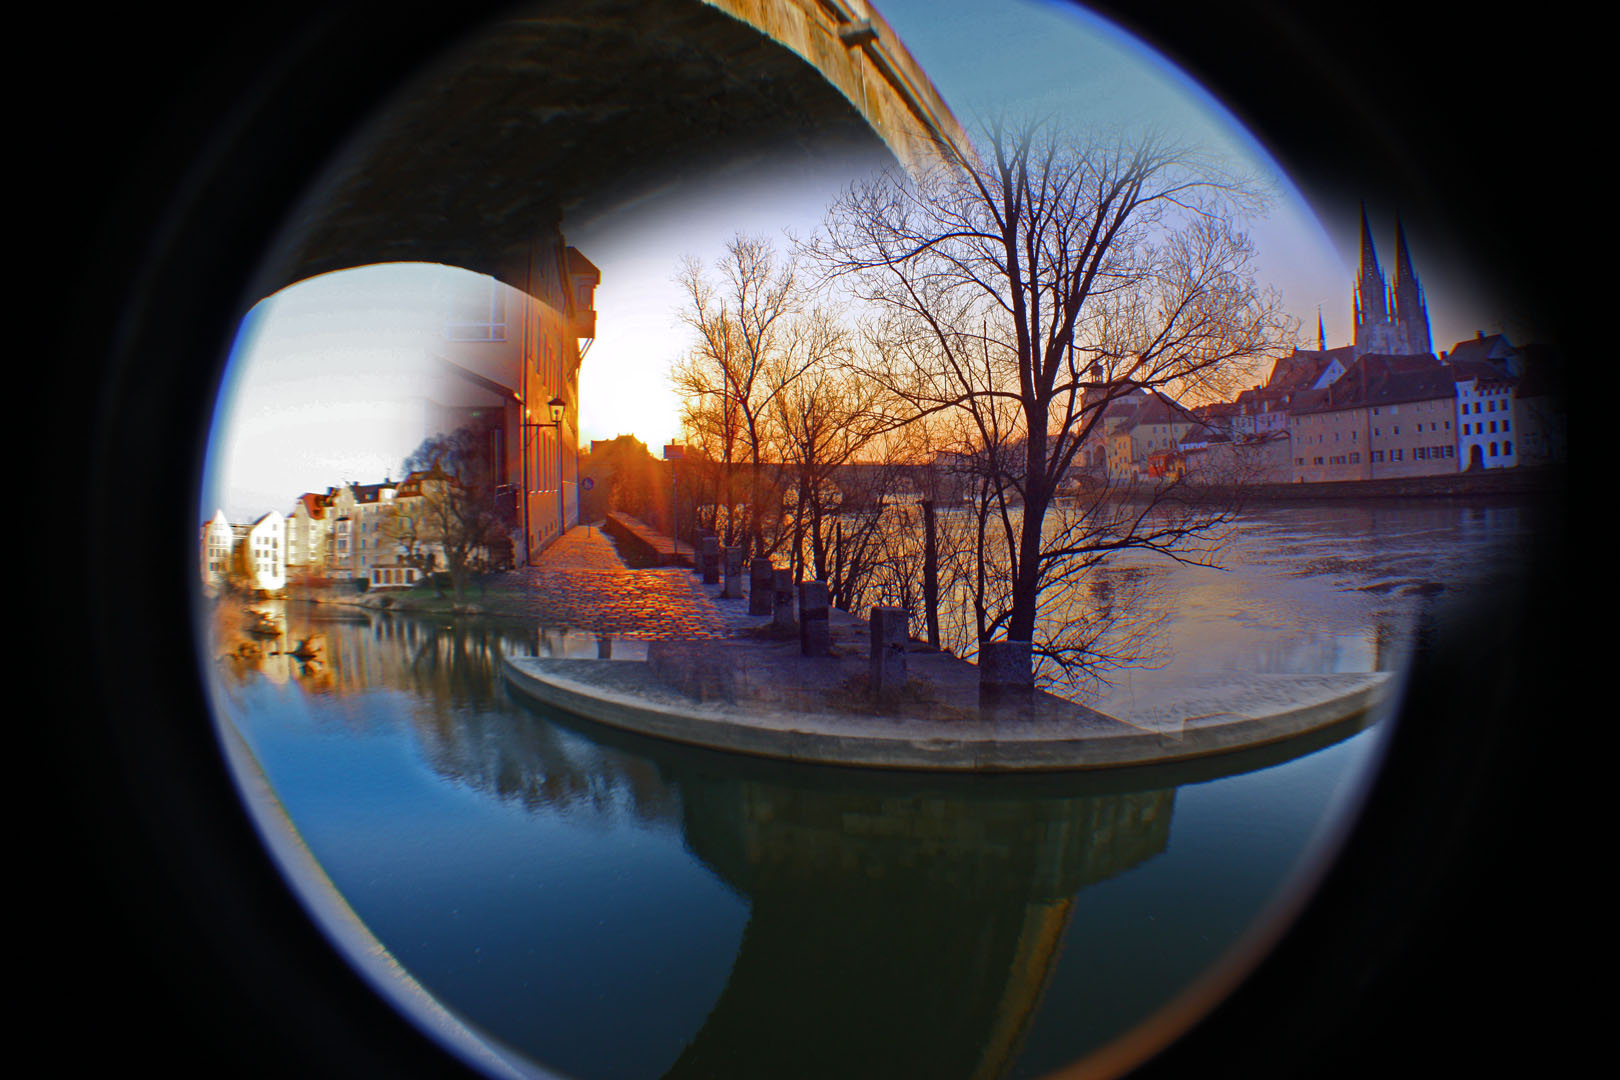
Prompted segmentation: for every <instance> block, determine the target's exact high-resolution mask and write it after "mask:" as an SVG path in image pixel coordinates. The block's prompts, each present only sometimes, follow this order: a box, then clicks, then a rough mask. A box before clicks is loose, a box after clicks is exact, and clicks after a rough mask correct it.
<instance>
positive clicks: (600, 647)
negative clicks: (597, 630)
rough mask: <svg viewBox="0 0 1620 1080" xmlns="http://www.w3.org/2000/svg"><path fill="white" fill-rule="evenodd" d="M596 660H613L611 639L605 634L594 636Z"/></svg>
mask: <svg viewBox="0 0 1620 1080" xmlns="http://www.w3.org/2000/svg"><path fill="white" fill-rule="evenodd" d="M596 658H597V659H598V660H611V659H613V639H612V638H611V637H609V636H608V635H606V634H598V635H596Z"/></svg>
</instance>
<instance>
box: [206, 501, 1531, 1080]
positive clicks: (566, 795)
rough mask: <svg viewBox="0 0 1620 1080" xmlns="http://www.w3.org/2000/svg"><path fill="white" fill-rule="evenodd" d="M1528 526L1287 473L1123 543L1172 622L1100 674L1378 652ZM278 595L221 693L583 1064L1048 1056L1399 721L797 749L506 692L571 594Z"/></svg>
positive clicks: (1129, 699) (1105, 1037)
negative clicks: (1225, 524)
mask: <svg viewBox="0 0 1620 1080" xmlns="http://www.w3.org/2000/svg"><path fill="white" fill-rule="evenodd" d="M1525 526H1526V522H1525V520H1524V519H1523V517H1522V515H1521V512H1520V511H1519V510H1518V509H1516V508H1513V507H1493V508H1479V507H1459V506H1454V505H1440V506H1427V505H1422V504H1405V505H1399V506H1383V507H1378V508H1366V507H1350V506H1323V507H1288V508H1282V509H1274V510H1269V511H1265V512H1263V513H1260V514H1255V515H1251V516H1249V517H1247V518H1245V519H1244V520H1243V522H1242V523H1241V527H1240V529H1239V530H1238V532H1237V534H1236V535H1235V536H1234V538H1233V541H1232V543H1231V545H1229V548H1228V554H1229V558H1227V559H1226V560H1225V564H1226V566H1227V569H1225V570H1222V571H1214V570H1208V569H1204V568H1192V567H1172V568H1158V567H1151V566H1148V565H1146V564H1143V565H1135V564H1122V565H1119V566H1116V567H1113V568H1111V569H1110V572H1111V573H1118V574H1121V575H1126V576H1130V575H1135V577H1134V579H1133V580H1138V581H1140V580H1142V579H1143V578H1144V577H1151V578H1153V579H1154V585H1155V587H1154V588H1152V589H1147V590H1139V594H1140V595H1143V596H1152V597H1157V598H1159V599H1158V601H1157V602H1159V603H1161V604H1162V610H1161V612H1160V616H1161V617H1160V618H1159V619H1158V620H1157V622H1158V624H1159V627H1158V628H1159V640H1158V642H1157V645H1156V646H1155V650H1156V651H1155V655H1154V657H1153V659H1152V666H1141V667H1137V668H1125V669H1120V670H1119V671H1116V672H1115V673H1114V676H1113V678H1114V682H1113V684H1112V685H1111V686H1107V687H1104V688H1102V689H1100V690H1095V691H1094V695H1093V696H1094V699H1095V700H1097V701H1099V702H1101V703H1102V707H1105V708H1107V707H1114V708H1117V709H1119V710H1120V711H1121V712H1128V711H1129V709H1130V708H1131V707H1132V705H1133V703H1134V702H1139V701H1141V700H1143V699H1145V698H1150V697H1151V696H1152V695H1153V694H1154V693H1158V692H1162V690H1163V688H1164V687H1165V686H1167V685H1170V684H1172V683H1174V682H1175V681H1176V680H1185V679H1188V678H1196V677H1198V676H1200V675H1203V674H1207V673H1212V672H1215V673H1220V672H1231V671H1266V672H1300V673H1313V672H1322V671H1362V670H1379V669H1389V670H1394V669H1396V668H1397V667H1398V665H1399V664H1400V663H1401V662H1402V659H1403V657H1404V656H1405V655H1406V654H1407V652H1408V650H1409V648H1410V645H1411V642H1412V640H1413V636H1414V633H1415V627H1416V626H1417V625H1418V624H1419V622H1420V621H1421V620H1422V619H1424V618H1425V615H1424V613H1425V611H1426V609H1428V608H1431V607H1433V606H1435V605H1441V604H1443V603H1444V601H1445V598H1446V596H1447V595H1448V594H1454V593H1456V592H1458V591H1463V590H1465V589H1469V588H1490V587H1492V583H1493V582H1494V581H1499V580H1502V575H1504V574H1511V572H1512V567H1513V566H1514V565H1515V559H1514V553H1515V551H1516V548H1517V546H1518V545H1520V544H1522V543H1523V540H1524V529H1525ZM263 606H267V607H270V608H272V609H273V611H274V614H275V615H276V616H277V617H278V618H279V619H281V620H282V622H283V625H284V626H285V627H286V629H287V631H288V633H287V636H286V637H285V638H283V639H282V640H289V639H292V640H296V639H297V638H300V637H303V636H306V635H307V634H309V633H311V632H317V631H318V632H321V633H324V634H325V635H326V638H327V643H328V644H327V649H326V654H325V662H324V663H321V664H317V665H307V664H303V663H301V662H300V661H298V660H296V659H294V658H292V657H290V656H284V655H270V656H265V657H263V658H260V659H257V660H240V659H234V658H220V659H218V660H216V661H215V670H216V671H217V674H218V677H217V680H216V687H215V689H216V699H217V701H218V703H219V707H218V713H219V720H220V722H221V723H222V724H225V725H229V726H230V729H231V731H232V732H233V733H235V734H239V735H240V736H241V739H242V740H243V742H245V744H246V746H247V747H248V748H249V750H250V751H251V754H252V756H253V758H254V759H255V760H256V762H257V765H258V767H259V768H260V769H261V770H262V772H263V775H264V777H265V779H266V780H267V781H268V785H269V788H270V789H271V790H272V791H273V793H274V798H275V799H276V800H278V801H279V804H280V806H281V808H283V809H284V810H285V813H286V815H287V817H288V818H289V819H290V821H291V822H292V824H293V826H294V827H295V828H296V830H297V832H298V834H299V835H300V836H301V838H302V840H303V842H304V844H305V845H306V846H307V848H308V851H309V853H310V854H311V855H313V857H314V859H315V860H316V862H317V863H318V864H319V866H320V867H321V869H322V870H323V871H324V873H325V875H326V877H327V878H328V879H329V880H330V882H331V884H332V885H333V886H335V888H336V889H337V890H338V891H339V892H340V893H341V894H342V896H343V897H344V899H345V900H346V901H347V903H348V905H349V907H350V908H352V910H353V912H354V914H355V915H356V916H358V918H359V919H360V920H361V921H362V922H363V923H364V925H365V926H366V928H367V929H368V930H369V931H370V933H371V934H372V935H374V936H375V938H376V939H377V941H378V942H380V943H381V945H382V947H383V948H384V949H386V950H387V952H388V953H389V954H390V955H391V956H392V957H393V959H395V960H397V961H398V963H399V964H400V965H401V966H402V967H403V968H404V969H405V970H406V971H407V972H409V973H410V974H411V975H412V976H413V977H414V978H415V979H416V980H417V982H419V983H420V984H421V985H422V986H423V987H424V988H426V989H427V990H428V992H429V993H431V994H432V995H433V996H434V997H435V998H436V999H437V1000H438V1001H439V1002H440V1003H442V1004H443V1005H444V1006H445V1007H446V1008H448V1009H449V1010H450V1011H451V1012H453V1013H454V1014H456V1015H457V1016H459V1017H460V1018H461V1019H462V1020H464V1021H465V1022H466V1024H467V1025H468V1026H469V1027H471V1028H473V1029H474V1030H476V1031H477V1032H479V1033H481V1035H482V1036H483V1037H485V1038H486V1039H488V1040H490V1041H491V1042H493V1043H496V1044H499V1045H501V1046H503V1047H506V1048H508V1049H509V1050H510V1051H512V1052H514V1053H515V1054H516V1055H518V1056H519V1057H521V1058H523V1059H526V1060H528V1061H531V1062H535V1063H538V1064H539V1065H541V1066H543V1067H544V1068H546V1069H548V1070H552V1071H555V1072H558V1073H561V1074H563V1075H567V1076H577V1077H593V1078H594V1077H602V1078H627V1080H628V1078H645V1077H659V1076H695V1077H696V1076H701V1077H729V1076H736V1077H758V1076H807V1077H809V1076H817V1077H822V1076H833V1075H836V1076H872V1077H886V1078H892V1077H904V1076H919V1077H951V1076H961V1077H969V1076H987V1077H995V1076H1008V1077H1028V1076H1037V1075H1040V1074H1042V1073H1044V1072H1046V1071H1048V1070H1050V1069H1052V1068H1055V1067H1057V1066H1059V1065H1061V1064H1064V1063H1066V1062H1069V1061H1072V1060H1074V1059H1076V1058H1077V1057H1080V1056H1082V1055H1084V1054H1085V1053H1087V1052H1089V1051H1091V1050H1094V1049H1096V1048H1098V1047H1100V1046H1102V1045H1103V1044H1105V1043H1107V1042H1108V1041H1110V1040H1111V1039H1113V1038H1115V1037H1117V1036H1119V1035H1120V1034H1121V1033H1123V1032H1124V1031H1126V1030H1127V1029H1129V1028H1130V1027H1131V1026H1132V1025H1134V1024H1137V1023H1139V1022H1141V1021H1143V1020H1145V1019H1146V1018H1148V1017H1149V1016H1151V1015H1152V1014H1153V1013H1154V1012H1155V1010H1157V1009H1158V1008H1159V1007H1161V1006H1162V1005H1164V1004H1165V1002H1166V1001H1168V1000H1169V999H1170V998H1171V997H1172V996H1174V995H1175V994H1176V993H1177V992H1178V991H1181V990H1183V989H1185V988H1186V987H1187V986H1188V985H1189V984H1190V983H1192V982H1193V981H1194V980H1196V979H1197V978H1198V977H1199V976H1201V975H1202V974H1205V973H1207V972H1208V971H1210V970H1211V968H1212V967H1213V966H1214V965H1216V964H1217V962H1218V961H1220V960H1221V958H1222V957H1223V956H1225V955H1228V954H1229V953H1230V952H1231V951H1232V950H1234V949H1235V948H1237V947H1238V946H1239V944H1240V943H1241V942H1242V941H1243V939H1244V937H1245V935H1246V934H1250V933H1253V932H1254V931H1255V930H1256V928H1257V927H1261V926H1263V925H1264V923H1265V921H1266V918H1267V912H1268V910H1270V909H1272V908H1273V907H1274V905H1276V904H1278V903H1279V902H1280V900H1281V899H1282V898H1283V897H1285V896H1286V895H1287V894H1288V891H1289V888H1290V883H1291V882H1292V881H1295V880H1297V879H1298V876H1299V875H1301V874H1302V873H1304V872H1305V871H1306V870H1307V869H1308V867H1309V866H1310V864H1311V863H1312V860H1313V856H1314V855H1316V854H1318V853H1320V851H1321V850H1323V845H1324V844H1325V842H1326V840H1327V839H1328V838H1330V837H1331V836H1332V835H1333V834H1334V833H1335V831H1336V830H1337V829H1338V828H1339V827H1340V826H1342V825H1343V824H1344V822H1345V818H1346V812H1347V811H1346V807H1349V806H1353V805H1354V801H1355V798H1354V797H1355V794H1356V792H1357V791H1358V790H1359V787H1360V784H1361V782H1362V781H1363V780H1364V779H1365V777H1366V776H1367V775H1368V773H1369V771H1370V769H1371V768H1372V767H1373V766H1374V765H1375V763H1376V760H1377V751H1378V744H1379V738H1380V735H1381V732H1382V730H1383V728H1382V727H1374V728H1371V729H1366V730H1364V729H1362V728H1361V727H1360V726H1359V725H1350V726H1347V727H1343V728H1341V729H1339V730H1336V731H1332V732H1328V733H1325V734H1324V735H1322V736H1321V737H1318V738H1315V739H1312V740H1310V741H1309V742H1307V743H1299V744H1295V745H1291V746H1288V747H1284V748H1280V749H1277V750H1273V751H1269V752H1266V753H1264V754H1254V753H1251V754H1249V755H1246V756H1244V755H1240V756H1234V757H1230V758H1227V759H1224V760H1221V761H1217V762H1213V763H1205V764H1202V765H1197V766H1182V767H1179V768H1163V769H1156V770H1133V771H1129V772H1108V771H1104V772H1099V773H1091V774H1071V775H1066V776H1061V775H1060V776H1042V777H1004V778H992V777H972V776H942V775H923V774H908V773H897V772H884V771H878V770H845V769H836V768H830V767H820V766H798V765H791V764H787V763H780V762H770V761H764V760H758V759H750V758H745V757H741V756H736V755H728V754H723V753H716V752H709V751H701V750H697V749H693V748H686V747H680V746H675V745H672V744H667V743H662V742H658V741H655V740H649V739H642V738H637V737H633V736H629V735H625V734H622V733H615V732H611V731H608V730H605V729H602V728H599V727H594V726H592V725H589V724H587V723H585V722H582V721H578V720H575V719H573V718H570V717H567V716H562V715H553V714H549V713H546V712H544V711H542V710H540V709H539V708H538V707H536V706H533V705H527V704H519V703H518V702H517V701H515V700H514V699H512V698H510V697H509V696H508V695H507V693H506V691H505V689H504V686H503V685H502V682H501V677H500V666H501V658H502V656H503V655H505V654H508V653H524V654H532V653H540V654H557V653H561V652H567V653H570V654H583V655H594V652H584V650H586V649H588V648H593V644H594V643H593V639H588V638H584V637H583V636H581V635H574V634H568V633H566V632H565V630H566V628H548V629H546V630H542V631H540V632H536V630H535V628H534V627H532V626H522V625H518V624H511V625H503V624H500V623H498V622H495V621H493V620H482V621H470V620H464V621H461V622H450V621H447V620H437V621H425V620H417V619H412V618H407V617H403V616H387V615H371V614H363V613H359V612H355V611H341V612H336V611H334V609H332V608H329V607H328V608H322V607H315V606H310V605H301V604H279V605H263ZM616 655H622V653H620V652H618V651H616Z"/></svg>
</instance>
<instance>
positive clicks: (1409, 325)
mask: <svg viewBox="0 0 1620 1080" xmlns="http://www.w3.org/2000/svg"><path fill="white" fill-rule="evenodd" d="M1393 291H1394V294H1395V302H1394V304H1393V311H1392V312H1391V315H1392V317H1393V319H1394V322H1395V324H1396V329H1397V332H1398V333H1399V334H1400V336H1401V338H1402V340H1403V342H1404V344H1405V346H1406V349H1407V351H1408V352H1412V353H1426V352H1433V351H1434V349H1433V344H1432V342H1431V341H1430V338H1429V308H1428V303H1427V301H1426V300H1425V299H1424V296H1423V285H1422V283H1421V282H1419V281H1418V276H1417V272H1416V271H1415V270H1413V269H1412V253H1411V252H1410V251H1409V250H1408V249H1407V246H1406V228H1405V226H1404V225H1402V223H1401V216H1400V214H1396V215H1395V288H1394V290H1393Z"/></svg>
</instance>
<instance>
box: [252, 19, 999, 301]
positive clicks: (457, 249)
mask: <svg viewBox="0 0 1620 1080" xmlns="http://www.w3.org/2000/svg"><path fill="white" fill-rule="evenodd" d="M966 145H967V144H966V139H965V137H964V135H963V132H962V129H961V126H960V125H959V124H958V122H957V121H956V119H955V118H954V117H953V116H952V115H951V112H950V110H949V109H948V108H947V107H946V106H945V104H944V102H943V101H941V100H940V97H939V95H938V93H937V92H936V91H935V90H934V89H933V87H932V86H931V85H930V84H929V82H928V79H927V77H926V76H925V75H924V74H923V73H922V71H921V70H920V69H919V68H918V66H917V64H916V62H915V61H914V60H913V59H912V58H911V56H910V55H909V54H908V53H907V52H906V50H905V49H904V47H903V46H902V45H901V44H900V42H899V41H898V40H897V39H896V38H895V36H894V33H893V32H892V31H891V30H890V29H889V27H888V25H887V24H886V23H884V22H883V20H882V19H881V18H880V17H879V16H878V15H877V13H876V12H874V11H872V10H871V8H870V7H869V6H868V5H867V4H866V3H865V0H540V2H537V3H533V4H531V5H529V6H528V7H526V8H522V9H519V11H518V12H517V13H516V14H514V15H512V16H510V17H508V18H507V19H506V20H505V21H503V22H501V23H499V24H497V25H495V26H492V27H491V28H490V30H489V32H487V33H486V34H483V35H481V36H479V37H477V38H476V39H473V40H470V41H468V42H466V43H464V44H462V45H460V46H459V47H457V48H455V49H453V50H451V51H450V52H449V53H447V55H446V56H445V58H444V59H443V61H442V62H441V63H439V64H437V65H435V66H433V67H431V68H429V69H427V70H424V71H423V72H422V73H421V75H420V76H419V77H418V78H417V79H416V81H415V82H414V83H412V84H411V85H409V86H407V87H405V88H403V89H402V90H401V91H400V92H399V93H398V94H397V95H396V96H395V97H394V99H393V100H392V103H391V104H390V105H389V106H388V107H387V108H385V109H384V110H382V112H381V113H380V114H379V116H378V117H377V118H376V119H375V120H374V121H373V122H372V123H371V125H370V126H369V127H368V128H367V129H366V130H363V131H362V132H360V133H358V134H357V136H356V137H355V139H354V140H353V141H352V143H351V145H350V146H349V148H348V150H347V152H346V153H345V155H344V156H343V157H342V158H341V160H339V161H337V162H335V163H334V164H333V165H332V167H331V168H330V169H329V170H328V172H327V173H326V175H325V176H324V177H322V178H321V179H320V180H319V181H318V182H317V184H316V185H314V187H313V188H312V191H311V193H310V195H309V196H308V197H307V198H306V200H305V201H304V203H303V205H302V207H301V209H300V210H299V212H298V213H297V214H296V215H295V217H294V220H293V221H292V223H291V226H290V227H289V229H288V230H287V231H286V233H285V234H284V236H283V238H282V240H281V242H280V246H279V248H278V249H277V250H276V251H274V252H273V253H272V255H271V258H270V259H269V260H268V261H267V265H266V268H265V270H264V272H263V276H262V278H261V281H260V286H259V289H258V290H257V291H258V295H261V296H264V295H269V294H270V293H272V292H275V291H276V290H279V289H281V288H283V287H285V286H287V285H290V284H292V283H294V282H297V281H301V280H303V279H305V278H309V277H313V276H315V275H317V274H322V273H326V272H329V271H333V270H341V269H345V268H348V267H354V266H362V265H366V264H370V263H378V262H399V261H412V262H436V263H444V264H448V265H453V266H460V267H463V268H466V269H469V270H473V271H476V272H479V273H485V274H489V275H491V276H493V277H495V278H497V279H499V280H502V281H504V282H506V283H507V284H509V285H513V286H514V287H516V288H519V289H528V288H529V286H528V284H527V282H528V280H529V279H528V275H529V271H530V268H531V267H532V265H533V260H534V255H535V245H536V244H554V243H556V242H558V241H559V240H560V237H561V234H562V233H563V232H565V231H566V230H567V229H568V227H569V226H570V225H571V224H572V223H573V222H576V221H589V220H591V219H592V218H595V217H598V216H599V215H602V214H604V213H610V212H611V211H612V209H613V208H614V207H615V206H621V205H625V204H627V203H628V202H630V201H631V200H633V199H635V198H636V197H638V195H640V194H642V193H644V192H646V191H649V190H652V189H654V188H657V187H659V186H662V185H666V184H668V183H671V182H672V181H675V180H679V179H682V178H692V177H701V176H703V175H705V174H707V173H708V172H709V171H710V170H713V169H716V168H721V167H724V166H725V165H727V164H728V163H730V162H733V161H739V160H750V159H756V158H758V157H759V156H760V155H761V154H762V153H768V154H771V155H777V156H780V157H781V159H782V160H783V161H786V162H792V161H794V160H805V161H811V160H818V159H825V158H826V157H828V156H830V155H835V154H846V155H861V154H866V155H870V156H871V157H872V158H873V160H874V161H875V160H879V159H883V158H887V159H890V160H898V161H900V162H901V163H902V164H904V165H905V166H906V167H908V168H913V169H915V168H918V167H921V166H924V165H926V164H928V163H929V162H932V161H937V160H940V159H941V157H945V158H949V157H950V156H952V155H954V154H956V153H959V152H961V151H962V150H965V148H966ZM796 155H797V157H795V156H796ZM531 291H532V290H531Z"/></svg>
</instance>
